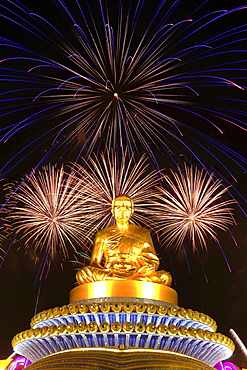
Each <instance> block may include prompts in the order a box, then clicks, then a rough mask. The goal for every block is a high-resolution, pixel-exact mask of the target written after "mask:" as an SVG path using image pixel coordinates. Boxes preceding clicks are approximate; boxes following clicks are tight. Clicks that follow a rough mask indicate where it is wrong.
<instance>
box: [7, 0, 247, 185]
mask: <svg viewBox="0 0 247 370" xmlns="http://www.w3.org/2000/svg"><path fill="white" fill-rule="evenodd" d="M150 3H151V5H150ZM185 3H186V4H185ZM185 3H183V2H178V1H169V2H165V1H158V2H153V1H152V2H150V1H144V0H141V1H139V2H137V4H136V3H135V2H128V1H125V0H124V1H119V2H117V3H115V5H113V4H111V6H110V5H109V6H108V3H107V1H98V2H95V3H94V7H93V9H92V5H90V4H89V2H81V3H80V2H78V1H76V2H73V1H70V2H65V1H63V0H58V1H56V2H48V3H47V6H48V9H45V12H44V11H43V10H42V9H40V7H39V6H35V5H34V4H32V8H33V9H28V8H27V7H26V6H25V5H24V4H22V3H21V2H19V1H18V2H17V1H12V2H6V3H5V1H4V2H3V3H1V5H0V11H1V17H2V22H3V24H4V25H6V27H2V29H3V30H8V31H6V33H7V35H6V36H7V37H4V36H3V37H2V39H1V49H2V51H3V57H2V61H1V63H0V66H1V71H2V76H1V79H2V81H6V86H5V87H6V88H5V90H4V91H3V93H2V94H1V97H2V104H3V108H2V110H1V120H2V121H3V122H4V125H3V128H2V130H1V139H2V141H3V143H6V145H7V144H8V143H9V147H10V144H11V143H12V142H13V140H15V137H21V139H22V140H20V141H21V142H22V143H23V145H20V144H18V145H16V147H15V149H14V150H13V151H10V153H9V156H7V157H8V158H7V159H6V162H5V163H4V164H3V166H2V171H1V173H2V174H3V175H4V174H7V173H8V172H9V171H11V170H12V168H13V167H15V166H18V164H19V162H20V161H22V160H23V159H27V158H28V157H29V156H30V155H34V153H36V154H35V155H36V156H37V157H38V159H37V166H39V165H40V164H41V163H46V162H47V161H49V160H51V159H52V160H53V162H55V161H57V160H58V158H60V157H61V155H62V157H63V159H62V160H63V161H64V160H67V158H68V157H69V159H70V160H71V156H72V155H71V152H73V155H74V156H76V155H78V156H79V155H80V154H82V155H83V157H84V158H88V155H91V154H92V153H93V152H95V153H99V152H100V151H104V150H105V149H107V150H108V151H109V150H110V149H111V148H114V150H117V151H120V152H121V151H122V153H124V152H125V148H126V147H127V148H128V152H129V153H130V157H131V155H132V154H131V153H133V152H136V153H137V154H138V153H139V154H140V155H141V153H143V152H146V153H148V155H149V158H150V160H151V162H152V163H153V164H155V165H156V166H157V167H158V168H160V166H161V167H164V164H163V163H160V162H162V160H160V157H159V155H158V154H157V153H158V151H162V152H163V155H162V158H166V159H165V161H166V163H165V166H167V163H170V164H171V165H174V162H175V163H176V162H177V161H180V160H181V159H180V155H181V153H182V154H183V156H184V158H183V161H184V160H186V159H187V160H188V161H190V160H191V158H193V161H197V162H198V163H200V166H204V167H205V168H206V169H207V170H208V171H209V172H212V170H214V172H215V173H216V175H218V176H219V177H222V178H225V180H226V182H227V183H228V184H229V183H231V182H232V181H235V180H237V177H238V176H237V169H236V168H239V169H240V171H245V168H246V158H244V156H243V155H241V154H240V153H239V152H236V150H235V147H236V146H234V144H233V148H232V147H228V146H227V145H226V142H225V136H228V135H229V134H230V135H231V136H232V133H234V135H236V137H239V138H241V136H242V135H243V134H245V132H246V112H245V111H244V110H243V109H242V107H243V104H244V103H245V104H246V94H245V92H244V91H243V89H244V87H245V79H246V69H244V68H243V66H244V62H245V60H246V48H245V47H244V43H245V42H246V37H245V32H246V29H247V26H246V22H245V21H243V19H245V17H244V14H246V11H247V9H246V7H245V6H241V7H238V8H235V9H232V10H229V11H227V10H219V11H214V12H209V13H207V14H206V15H205V14H204V13H203V9H204V7H205V6H206V5H205V3H203V2H202V3H199V4H198V7H197V8H195V9H193V10H192V9H190V8H191V6H189V5H188V2H185ZM55 6H57V8H58V10H59V15H58V17H57V18H56V19H55V18H54V16H53V15H52V14H58V13H57V11H56V8H55ZM155 6H156V7H155ZM44 8H46V7H45V6H44ZM47 10H48V11H47ZM48 12H49V14H48ZM180 14H183V15H184V18H181V17H179V15H180ZM231 22H232V24H233V26H229V24H231ZM233 22H234V23H233ZM65 24H66V27H65ZM219 30H220V31H219ZM11 31H12V32H11ZM17 31H18V32H17ZM8 32H9V33H8ZM9 35H11V37H10V36H9ZM13 35H15V38H14V39H12V37H13ZM18 35H19V37H18ZM26 40H27V42H26ZM30 43H31V44H32V48H30ZM33 129H34V130H33ZM34 131H35V133H34ZM26 132H28V133H30V132H32V135H30V136H29V137H28V136H27V135H26ZM30 137H31V139H30ZM44 150H46V152H45V154H42V153H44ZM77 158H78V157H77ZM232 165H233V166H232ZM229 168H233V170H230V169H229Z"/></svg>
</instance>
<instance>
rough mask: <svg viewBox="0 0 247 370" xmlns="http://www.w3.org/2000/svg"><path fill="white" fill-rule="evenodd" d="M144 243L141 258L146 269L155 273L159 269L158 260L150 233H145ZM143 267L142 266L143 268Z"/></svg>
mask: <svg viewBox="0 0 247 370" xmlns="http://www.w3.org/2000/svg"><path fill="white" fill-rule="evenodd" d="M145 239H146V241H145V243H144V244H143V248H142V256H143V258H144V259H145V263H146V267H147V268H148V269H149V270H150V272H151V271H156V270H157V269H158V267H159V258H158V257H157V254H156V252H155V249H154V245H153V240H152V238H151V235H150V232H149V231H147V235H146V238H145ZM144 267H145V266H143V268H144Z"/></svg>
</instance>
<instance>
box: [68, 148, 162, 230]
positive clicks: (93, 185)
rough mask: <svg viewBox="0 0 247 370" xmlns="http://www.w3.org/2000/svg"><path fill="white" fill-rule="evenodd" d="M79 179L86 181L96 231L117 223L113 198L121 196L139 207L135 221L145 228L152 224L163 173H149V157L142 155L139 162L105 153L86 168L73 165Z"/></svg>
mask: <svg viewBox="0 0 247 370" xmlns="http://www.w3.org/2000/svg"><path fill="white" fill-rule="evenodd" d="M73 168H74V169H75V176H76V178H77V179H79V181H82V179H83V182H84V185H85V186H84V192H85V195H86V197H87V199H90V202H87V205H88V206H87V208H85V207H84V212H85V214H86V213H88V215H90V217H89V216H88V217H87V221H84V222H86V223H89V224H91V226H90V227H89V229H92V230H93V231H94V232H95V230H98V229H99V228H102V227H107V226H109V225H110V224H111V223H112V222H113V217H112V214H111V204H112V199H114V198H115V197H116V196H118V195H119V194H127V195H129V196H130V197H131V198H132V199H133V201H134V204H135V213H134V215H133V217H132V218H131V220H132V221H133V222H137V223H141V224H143V225H146V226H147V225H150V222H151V220H150V219H149V218H148V217H146V216H147V214H148V213H149V212H150V207H151V206H152V203H151V202H152V199H154V196H155V186H156V185H157V183H158V180H159V176H160V175H159V172H158V171H156V170H154V171H150V170H149V164H148V162H147V158H146V157H145V156H142V157H141V158H140V159H139V161H138V162H135V161H134V156H132V157H131V158H130V159H129V157H128V156H127V154H126V153H125V154H124V155H123V156H121V159H120V160H118V158H117V156H116V155H115V154H114V153H111V154H110V153H109V152H108V153H107V154H103V153H102V154H101V155H100V156H99V157H98V158H97V157H96V156H95V158H92V157H90V158H89V160H88V161H87V163H86V166H85V167H84V166H82V165H80V164H78V163H76V164H74V165H73Z"/></svg>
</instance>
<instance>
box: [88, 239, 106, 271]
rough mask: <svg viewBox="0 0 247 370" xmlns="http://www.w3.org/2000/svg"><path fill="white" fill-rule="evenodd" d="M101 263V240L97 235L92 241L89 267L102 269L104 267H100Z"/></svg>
mask: <svg viewBox="0 0 247 370" xmlns="http://www.w3.org/2000/svg"><path fill="white" fill-rule="evenodd" d="M102 261H103V238H102V236H101V235H100V234H99V233H97V235H96V237H95V241H94V246H93V251H92V256H91V261H90V266H93V267H98V268H101V269H103V268H104V267H103V266H102Z"/></svg>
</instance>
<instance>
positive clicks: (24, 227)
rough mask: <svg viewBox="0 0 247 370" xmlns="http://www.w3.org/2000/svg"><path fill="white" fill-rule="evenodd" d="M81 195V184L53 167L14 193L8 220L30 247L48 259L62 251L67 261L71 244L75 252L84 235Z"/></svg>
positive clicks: (45, 169)
mask: <svg viewBox="0 0 247 370" xmlns="http://www.w3.org/2000/svg"><path fill="white" fill-rule="evenodd" d="M82 195H83V185H82V184H81V183H80V182H79V181H78V182H77V183H75V182H74V177H73V176H68V175H67V174H66V173H65V172H64V170H63V168H61V169H59V170H58V169H56V168H55V167H54V166H52V165H50V166H47V167H45V168H43V169H42V170H41V171H36V172H35V171H34V172H33V173H32V174H31V175H30V176H29V178H28V180H27V179H25V180H24V181H22V183H21V185H20V186H19V188H18V191H15V192H13V193H12V195H11V201H9V204H8V208H10V209H11V210H10V212H9V216H8V218H9V220H12V226H13V228H14V230H15V232H16V234H18V235H20V236H22V237H23V238H24V240H25V244H26V246H27V247H31V248H33V250H34V251H36V250H41V251H42V250H44V251H45V253H46V254H47V257H48V256H49V258H54V257H55V256H56V255H57V253H58V252H59V250H60V251H61V252H62V253H61V254H62V255H63V256H65V257H68V244H69V245H70V246H72V248H73V249H75V247H74V245H78V244H79V242H80V240H81V238H82V234H83V231H84V230H82V229H81V228H80V225H81V222H82V216H81V214H82V208H83V202H85V197H83V196H82ZM13 203H14V204H15V205H14V206H13Z"/></svg>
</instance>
